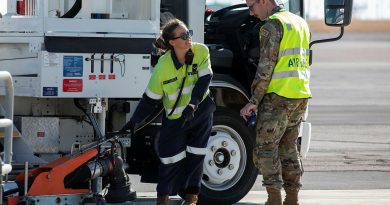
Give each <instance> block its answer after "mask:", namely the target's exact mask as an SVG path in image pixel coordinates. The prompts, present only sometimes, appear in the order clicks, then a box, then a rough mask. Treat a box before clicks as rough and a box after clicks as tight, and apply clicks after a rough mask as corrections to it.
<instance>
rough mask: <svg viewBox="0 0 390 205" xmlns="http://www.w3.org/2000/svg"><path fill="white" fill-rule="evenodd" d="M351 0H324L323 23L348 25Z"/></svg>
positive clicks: (339, 25) (350, 13)
mask: <svg viewBox="0 0 390 205" xmlns="http://www.w3.org/2000/svg"><path fill="white" fill-rule="evenodd" d="M352 5H353V0H324V6H325V7H324V12H325V24H326V25H328V26H338V27H343V26H348V25H349V24H350V23H351V17H352Z"/></svg>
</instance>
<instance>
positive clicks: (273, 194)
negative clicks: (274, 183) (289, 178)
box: [264, 188, 282, 205]
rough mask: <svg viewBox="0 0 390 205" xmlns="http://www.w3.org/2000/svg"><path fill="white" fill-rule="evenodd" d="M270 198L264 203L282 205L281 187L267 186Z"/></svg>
mask: <svg viewBox="0 0 390 205" xmlns="http://www.w3.org/2000/svg"><path fill="white" fill-rule="evenodd" d="M267 193H268V199H267V201H266V202H265V204H264V205H282V193H281V191H280V189H273V188H267Z"/></svg>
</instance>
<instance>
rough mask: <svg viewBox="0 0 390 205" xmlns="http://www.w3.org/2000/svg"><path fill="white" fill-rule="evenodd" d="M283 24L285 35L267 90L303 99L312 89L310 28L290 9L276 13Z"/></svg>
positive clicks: (276, 17) (273, 16) (309, 94)
mask: <svg viewBox="0 0 390 205" xmlns="http://www.w3.org/2000/svg"><path fill="white" fill-rule="evenodd" d="M269 19H277V20H279V21H280V22H281V23H282V25H283V38H282V41H281V43H280V48H279V57H278V61H277V63H276V65H275V68H274V72H273V75H272V79H271V82H270V84H269V86H268V89H267V93H276V94H277V95H280V96H283V97H286V98H293V99H300V98H309V97H311V92H310V88H309V81H310V71H309V55H310V50H309V43H310V32H309V27H308V25H307V23H306V22H305V20H304V19H302V18H301V17H299V16H297V15H295V14H292V13H290V12H288V11H281V12H277V13H275V14H273V15H272V16H270V17H269Z"/></svg>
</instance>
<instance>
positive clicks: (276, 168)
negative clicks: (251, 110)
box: [253, 93, 308, 190]
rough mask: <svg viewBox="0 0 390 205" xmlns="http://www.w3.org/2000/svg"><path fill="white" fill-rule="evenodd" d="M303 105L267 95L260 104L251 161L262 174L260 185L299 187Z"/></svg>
mask: <svg viewBox="0 0 390 205" xmlns="http://www.w3.org/2000/svg"><path fill="white" fill-rule="evenodd" d="M307 102H308V99H288V98H284V97H280V96H278V95H276V94H273V93H271V94H266V95H265V96H264V98H263V100H262V102H261V103H260V105H259V110H258V115H257V116H258V119H257V125H256V145H255V147H254V150H253V161H254V164H255V166H256V167H257V169H259V171H260V172H261V174H262V175H263V186H265V187H269V188H276V189H281V188H282V186H283V187H284V188H285V189H292V190H299V189H300V187H301V186H302V184H301V175H302V173H303V169H302V164H301V161H300V156H299V153H298V149H297V139H298V134H299V126H300V124H301V122H302V120H303V117H304V114H305V111H306V108H307Z"/></svg>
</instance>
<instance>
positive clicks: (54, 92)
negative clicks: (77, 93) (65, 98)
mask: <svg viewBox="0 0 390 205" xmlns="http://www.w3.org/2000/svg"><path fill="white" fill-rule="evenodd" d="M42 95H43V96H58V87H43V93H42Z"/></svg>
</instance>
